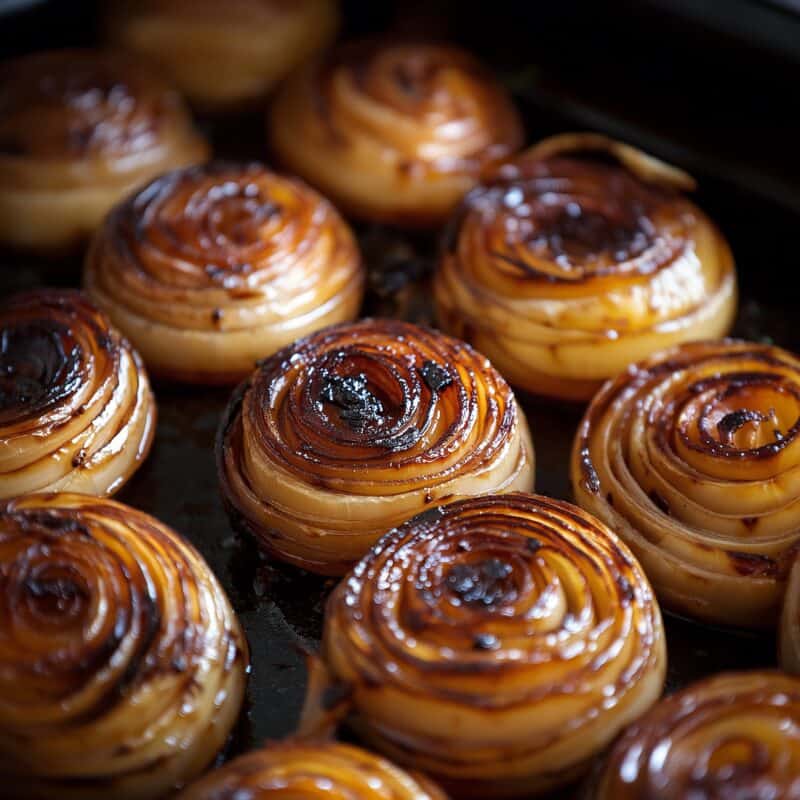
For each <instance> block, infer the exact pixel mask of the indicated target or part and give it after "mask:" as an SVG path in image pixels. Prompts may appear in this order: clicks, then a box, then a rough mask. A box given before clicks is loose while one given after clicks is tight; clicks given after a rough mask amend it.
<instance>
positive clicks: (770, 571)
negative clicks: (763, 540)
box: [728, 550, 780, 578]
mask: <svg viewBox="0 0 800 800" xmlns="http://www.w3.org/2000/svg"><path fill="white" fill-rule="evenodd" d="M728 558H729V559H730V561H731V566H732V567H733V568H734V569H735V570H736V572H738V573H739V575H743V576H745V577H747V578H776V577H778V574H779V572H780V570H779V568H778V564H777V562H776V561H774V560H773V559H771V558H769V556H762V555H760V554H758V553H742V552H740V551H738V550H728Z"/></svg>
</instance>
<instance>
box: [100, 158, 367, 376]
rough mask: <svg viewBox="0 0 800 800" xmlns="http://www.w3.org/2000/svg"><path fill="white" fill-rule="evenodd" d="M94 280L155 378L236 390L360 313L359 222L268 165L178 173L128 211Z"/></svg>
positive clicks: (119, 217) (108, 227)
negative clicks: (287, 352) (262, 366)
mask: <svg viewBox="0 0 800 800" xmlns="http://www.w3.org/2000/svg"><path fill="white" fill-rule="evenodd" d="M85 283H86V287H87V290H88V291H89V293H90V295H91V296H92V297H93V298H94V299H95V301H96V302H97V303H98V304H99V305H100V306H101V307H102V308H103V309H104V310H105V311H106V312H107V313H108V314H109V316H110V317H111V318H112V319H113V320H114V322H115V323H116V324H117V325H119V327H120V328H121V329H122V330H123V331H124V332H125V333H126V334H127V335H128V336H129V337H130V338H131V340H132V341H133V343H134V344H135V345H136V347H137V348H138V349H139V350H140V352H141V353H142V355H143V357H144V359H145V361H146V362H147V365H148V367H149V368H150V369H151V370H152V371H153V373H155V374H157V375H161V376H166V377H169V378H173V379H178V380H186V381H193V382H200V383H231V382H236V381H237V380H241V379H242V378H243V377H244V376H245V375H247V374H249V373H250V372H251V371H252V370H253V367H254V366H255V363H256V361H257V360H258V359H259V358H262V357H264V356H268V355H270V354H272V353H274V352H275V351H276V350H278V349H280V348H281V347H283V346H284V345H286V344H288V343H289V342H292V341H294V340H295V339H296V338H299V337H301V336H305V335H306V334H308V333H310V332H312V331H314V330H317V329H319V328H321V327H325V326H326V325H330V324H332V323H335V322H342V321H345V320H349V319H352V318H353V317H355V316H356V314H357V313H358V309H359V307H360V305H361V298H362V294H363V283H364V275H363V267H362V263H361V258H360V256H359V252H358V247H357V245H356V243H355V240H354V238H353V235H352V233H351V232H350V229H349V228H348V226H347V224H346V223H345V222H344V221H343V220H342V219H341V217H340V216H339V215H338V214H337V213H336V211H335V210H334V208H333V207H332V206H331V205H330V204H329V203H328V202H327V201H326V200H324V199H323V198H322V197H320V196H319V195H318V194H317V193H316V192H315V191H313V190H312V189H309V188H308V187H307V186H305V185H304V184H302V183H301V182H300V181H297V180H294V179H292V178H285V177H281V176H279V175H276V174H274V173H272V172H270V171H268V170H267V169H266V168H265V167H263V166H260V165H258V164H250V165H247V166H245V165H241V166H237V165H232V164H211V165H207V166H200V167H193V168H190V169H186V170H179V171H176V172H172V173H168V174H167V175H163V176H161V177H160V178H157V179H156V180H155V181H153V182H152V183H151V184H150V185H149V186H146V187H144V188H143V189H142V190H141V191H139V192H138V193H137V194H135V195H133V196H131V197H129V198H128V199H127V200H126V201H125V202H124V203H122V204H120V205H118V206H117V207H116V208H115V209H114V210H113V211H112V212H111V213H110V214H109V216H108V217H107V218H106V221H105V223H104V224H103V226H102V228H101V229H100V230H99V231H98V233H97V235H96V236H95V238H94V241H93V242H92V247H91V249H90V252H89V254H88V257H87V261H86V273H85Z"/></svg>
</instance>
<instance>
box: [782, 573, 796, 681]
mask: <svg viewBox="0 0 800 800" xmlns="http://www.w3.org/2000/svg"><path fill="white" fill-rule="evenodd" d="M779 642H780V651H779V652H780V662H781V666H782V667H783V668H784V669H785V670H786V671H787V672H791V673H793V674H794V675H800V557H798V558H796V559H795V561H794V566H793V567H792V570H791V572H790V573H789V582H788V584H787V585H786V595H785V596H784V599H783V613H782V614H781V626H780V638H779Z"/></svg>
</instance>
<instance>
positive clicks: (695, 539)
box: [572, 340, 800, 627]
mask: <svg viewBox="0 0 800 800" xmlns="http://www.w3.org/2000/svg"><path fill="white" fill-rule="evenodd" d="M572 482H573V487H574V490H575V496H576V498H577V500H578V502H579V504H580V505H582V506H583V507H584V508H586V509H587V510H589V511H591V512H592V513H593V514H596V515H597V516H598V517H600V518H601V519H603V520H604V521H605V522H606V523H607V524H608V525H610V526H611V527H612V528H613V529H614V530H615V531H617V532H618V533H619V534H620V536H621V537H622V538H623V539H624V540H625V541H626V542H627V544H628V545H629V546H630V547H631V549H632V550H633V551H634V553H636V555H637V556H638V557H639V559H640V560H641V562H642V565H643V566H644V568H645V570H646V571H647V574H648V576H649V577H650V580H651V581H652V582H653V585H654V586H655V588H656V591H657V592H658V594H659V597H660V599H661V600H662V602H663V603H665V604H666V605H667V606H668V607H670V608H671V609H673V610H675V611H678V612H680V613H682V614H687V615H689V616H692V617H696V618H698V619H702V620H705V621H710V622H715V623H722V624H727V625H735V626H744V627H762V626H774V625H775V624H776V622H777V619H778V615H779V612H780V604H781V599H782V597H783V594H784V591H785V588H786V578H787V574H788V571H789V567H790V564H791V559H792V557H793V556H794V553H795V551H796V550H797V547H798V544H799V543H800V360H798V359H797V358H796V357H795V356H793V355H791V354H790V353H787V352H786V351H784V350H781V349H779V348H777V347H768V346H766V345H758V344H750V343H748V342H737V341H730V340H728V341H717V342H702V343H693V344H685V345H682V346H680V347H676V348H672V349H670V350H666V351H664V352H662V353H660V354H656V355H655V356H653V357H651V358H650V359H648V360H646V361H643V362H641V363H639V364H637V365H635V366H632V367H630V368H629V369H628V371H627V372H625V373H624V374H622V375H620V376H619V377H618V378H617V379H616V380H614V381H612V382H610V383H608V384H607V385H606V386H605V387H604V388H603V390H602V391H601V392H600V393H599V394H598V395H597V397H596V398H595V399H594V400H593V402H592V404H591V405H590V406H589V409H588V411H587V412H586V416H585V417H584V420H583V423H582V424H581V426H580V428H579V430H578V434H577V437H576V440H575V445H574V448H573V456H572Z"/></svg>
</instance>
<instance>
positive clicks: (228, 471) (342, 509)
mask: <svg viewBox="0 0 800 800" xmlns="http://www.w3.org/2000/svg"><path fill="white" fill-rule="evenodd" d="M217 462H218V469H219V474H220V480H221V482H222V491H223V498H224V500H225V502H226V505H227V507H228V509H229V511H230V512H231V514H232V515H233V516H234V518H235V519H236V520H237V522H238V523H239V524H240V525H241V526H242V527H244V528H245V529H246V530H248V531H250V532H251V533H252V534H253V535H255V536H256V537H257V538H258V540H259V541H260V543H261V544H262V545H263V546H264V547H265V548H266V549H267V550H269V551H270V552H272V553H273V554H274V555H276V556H277V557H278V558H280V559H283V560H285V561H289V562H291V563H294V564H297V565H299V566H302V567H305V568H306V569H310V570H312V571H315V572H321V573H325V574H342V573H343V572H345V571H346V570H347V569H348V568H349V567H350V566H351V565H352V563H353V562H355V561H356V560H358V559H359V558H360V557H361V556H362V555H364V553H365V552H366V551H367V550H368V549H369V548H370V546H371V545H372V544H373V543H374V542H375V541H376V540H377V539H378V537H379V536H380V535H381V534H383V533H384V532H385V531H387V530H388V529H389V528H391V527H392V526H394V525H398V524H400V523H401V522H405V520H407V519H409V518H410V517H413V516H414V515H415V514H418V513H419V512H420V511H423V510H424V509H425V508H426V507H427V506H429V505H430V504H432V503H443V502H449V501H452V500H456V499H458V498H460V497H464V496H468V495H473V494H485V493H488V492H501V491H514V490H525V491H527V490H530V489H531V488H532V486H533V474H534V454H533V444H532V442H531V438H530V433H529V432H528V426H527V423H526V421H525V416H524V414H523V412H522V410H521V409H520V408H519V407H518V406H517V403H516V401H515V399H514V395H513V394H512V392H511V389H510V388H509V387H508V384H506V382H505V381H504V380H503V379H502V377H501V376H500V375H499V374H498V373H497V372H496V371H495V370H494V369H493V368H492V366H491V364H489V362H488V361H487V360H486V359H485V358H484V357H483V356H481V355H480V354H479V353H477V352H475V351H474V350H473V349H472V348H471V347H469V346H468V345H466V344H464V343H463V342H459V341H457V340H455V339H451V338H450V337H448V336H443V335H442V334H439V333H437V332H435V331H431V330H428V329H426V328H420V327H417V326H415V325H411V324H409V323H406V322H399V321H396V320H364V321H362V322H358V323H355V324H352V325H339V326H336V327H333V328H329V329H327V330H324V331H320V332H319V333H317V334H314V335H312V336H309V337H308V338H306V339H304V340H302V341H300V342H297V343H296V344H294V345H292V346H291V347H288V348H286V349H285V350H283V351H282V352H280V353H277V354H276V355H275V356H273V357H272V358H270V359H268V360H267V361H265V362H264V363H263V364H262V365H261V367H260V368H259V369H258V370H257V371H256V372H255V374H254V375H253V376H252V377H251V378H250V379H249V380H248V381H246V382H245V383H244V384H243V385H242V386H241V387H240V388H239V389H238V390H237V392H236V393H235V395H234V397H233V399H232V401H231V404H230V406H229V408H228V412H227V414H226V416H225V418H224V419H223V422H222V426H221V428H220V433H219V436H218V440H217Z"/></svg>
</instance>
